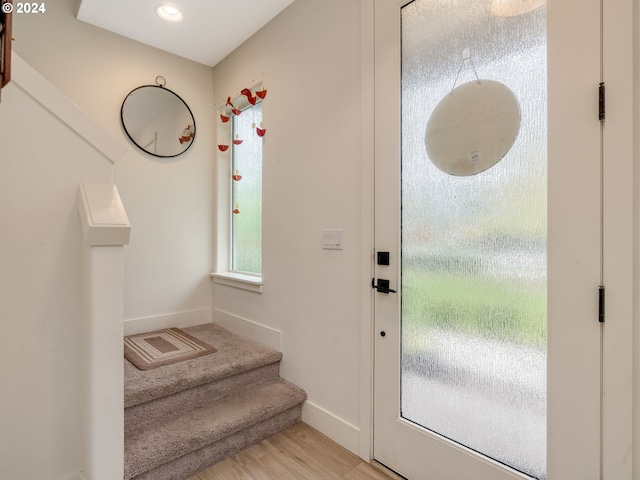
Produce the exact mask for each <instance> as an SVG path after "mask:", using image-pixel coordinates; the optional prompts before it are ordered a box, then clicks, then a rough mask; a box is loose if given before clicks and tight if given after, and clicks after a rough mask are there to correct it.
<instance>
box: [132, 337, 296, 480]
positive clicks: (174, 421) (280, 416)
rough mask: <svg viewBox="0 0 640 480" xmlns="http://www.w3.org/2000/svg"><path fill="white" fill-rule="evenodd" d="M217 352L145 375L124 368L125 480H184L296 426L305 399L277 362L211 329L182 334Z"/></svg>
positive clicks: (277, 356)
mask: <svg viewBox="0 0 640 480" xmlns="http://www.w3.org/2000/svg"><path fill="white" fill-rule="evenodd" d="M183 330H184V331H186V332H187V333H189V334H191V335H193V336H194V337H196V338H199V339H201V340H203V341H205V342H207V343H208V344H210V345H213V346H214V347H215V348H216V349H217V352H215V353H212V354H210V355H205V356H203V357H199V358H196V359H193V360H187V361H184V362H180V363H176V364H173V365H166V366H164V367H160V368H156V369H153V370H148V371H142V370H138V369H137V368H136V367H135V366H134V365H133V364H131V363H129V362H128V361H126V360H125V391H124V397H125V468H124V479H125V480H130V479H132V480H152V479H153V480H180V479H186V478H188V477H190V476H192V475H194V474H195V473H197V472H199V471H200V470H203V469H205V468H207V467H208V466H210V465H213V464H214V463H216V462H218V461H220V460H222V459H224V458H226V457H229V456H231V455H234V454H235V453H237V452H239V451H240V450H243V449H244V448H246V447H248V446H250V445H253V444H254V443H257V442H259V441H261V440H263V439H265V438H267V437H269V436H271V435H273V434H275V433H277V432H279V431H281V430H284V429H286V428H288V427H290V426H291V425H293V424H295V423H297V422H299V421H300V417H301V412H302V403H303V402H304V401H305V400H306V393H305V392H304V391H303V390H302V389H300V388H299V387H297V386H295V385H293V384H291V383H289V382H287V381H285V380H283V379H282V378H280V376H279V366H280V360H281V359H282V354H281V353H280V352H277V351H275V350H273V349H271V348H269V347H267V346H265V345H262V344H260V343H256V342H253V341H250V340H248V339H246V338H244V337H242V336H240V335H236V334H233V333H231V332H229V331H228V330H225V329H223V328H222V327H220V326H218V325H215V324H205V325H199V326H196V327H188V328H184V329H183Z"/></svg>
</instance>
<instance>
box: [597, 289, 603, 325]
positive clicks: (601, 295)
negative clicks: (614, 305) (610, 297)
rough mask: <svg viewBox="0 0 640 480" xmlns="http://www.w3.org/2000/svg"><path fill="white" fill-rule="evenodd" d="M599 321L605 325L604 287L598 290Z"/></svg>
mask: <svg viewBox="0 0 640 480" xmlns="http://www.w3.org/2000/svg"><path fill="white" fill-rule="evenodd" d="M598 321H599V322H600V323H604V287H603V286H602V285H601V286H600V287H599V288H598Z"/></svg>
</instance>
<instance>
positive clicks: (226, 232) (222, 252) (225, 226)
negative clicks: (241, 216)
mask: <svg viewBox="0 0 640 480" xmlns="http://www.w3.org/2000/svg"><path fill="white" fill-rule="evenodd" d="M260 89H262V84H261V83H259V84H257V85H255V86H254V87H253V88H252V89H251V90H252V91H253V92H255V91H257V90H260ZM258 102H261V99H260V98H258V101H257V102H256V104H257V103H258ZM232 103H233V105H234V106H235V107H236V108H238V109H239V110H241V111H244V110H246V109H248V108H250V107H253V105H251V104H250V103H249V102H248V101H247V97H245V96H244V95H240V96H238V97H236V98H234V99H233V100H232ZM228 109H229V107H226V106H223V107H221V108H220V109H219V111H218V113H224V114H225V115H227V113H228ZM221 125H222V128H220V129H219V135H218V137H219V142H220V143H221V144H222V143H224V144H226V145H229V149H228V150H227V151H226V152H221V151H220V150H219V149H218V148H216V152H217V154H218V156H217V160H218V162H217V165H218V166H217V169H216V174H217V182H216V184H217V187H218V188H217V202H216V203H217V206H218V208H217V235H216V238H217V248H216V268H215V271H214V272H213V273H211V277H212V279H213V282H214V283H218V284H222V285H227V286H230V287H235V288H240V289H243V290H248V291H251V292H255V293H262V287H263V277H262V274H252V273H247V272H238V271H234V270H232V254H233V253H232V242H233V240H232V235H233V227H232V222H233V213H232V211H233V208H235V207H234V206H233V203H232V202H233V200H232V196H233V192H232V182H233V180H232V178H231V175H232V174H233V172H232V169H233V159H232V154H231V152H232V150H233V149H232V134H233V131H232V130H233V129H232V126H231V125H232V120H231V119H230V120H229V122H228V123H224V124H221Z"/></svg>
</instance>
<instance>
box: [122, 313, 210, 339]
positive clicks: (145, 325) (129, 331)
mask: <svg viewBox="0 0 640 480" xmlns="http://www.w3.org/2000/svg"><path fill="white" fill-rule="evenodd" d="M203 323H211V309H210V308H202V309H200V310H189V311H187V312H177V313H168V314H165V315H155V316H153V317H142V318H130V319H127V320H125V321H124V334H125V336H126V335H135V334H137V333H145V332H152V331H154V330H161V329H163V328H170V327H178V328H183V327H192V326H194V325H202V324H203Z"/></svg>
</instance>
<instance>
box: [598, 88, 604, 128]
mask: <svg viewBox="0 0 640 480" xmlns="http://www.w3.org/2000/svg"><path fill="white" fill-rule="evenodd" d="M598 119H599V120H600V121H601V122H604V82H600V87H599V88H598Z"/></svg>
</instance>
